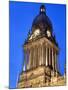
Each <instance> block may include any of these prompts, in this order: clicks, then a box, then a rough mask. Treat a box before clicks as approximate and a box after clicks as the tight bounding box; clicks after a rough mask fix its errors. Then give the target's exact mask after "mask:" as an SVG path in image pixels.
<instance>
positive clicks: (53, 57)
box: [52, 48, 54, 70]
mask: <svg viewBox="0 0 68 90" xmlns="http://www.w3.org/2000/svg"><path fill="white" fill-rule="evenodd" d="M52 67H53V70H54V56H53V48H52Z"/></svg>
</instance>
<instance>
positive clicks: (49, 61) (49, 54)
mask: <svg viewBox="0 0 68 90" xmlns="http://www.w3.org/2000/svg"><path fill="white" fill-rule="evenodd" d="M49 65H51V59H50V47H49Z"/></svg>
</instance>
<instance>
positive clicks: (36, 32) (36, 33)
mask: <svg viewBox="0 0 68 90" xmlns="http://www.w3.org/2000/svg"><path fill="white" fill-rule="evenodd" d="M39 34H40V29H36V30H35V31H34V32H33V34H32V35H31V36H30V38H29V40H31V39H33V38H35V37H36V36H38V35H39Z"/></svg>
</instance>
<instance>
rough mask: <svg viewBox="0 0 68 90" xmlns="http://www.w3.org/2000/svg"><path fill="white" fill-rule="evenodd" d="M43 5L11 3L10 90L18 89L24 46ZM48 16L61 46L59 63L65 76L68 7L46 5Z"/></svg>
mask: <svg viewBox="0 0 68 90" xmlns="http://www.w3.org/2000/svg"><path fill="white" fill-rule="evenodd" d="M41 5H42V4H41V3H26V2H15V1H13V2H12V1H10V3H9V19H10V21H9V23H10V24H9V30H10V31H9V32H10V33H9V34H10V41H9V44H10V65H9V68H10V70H9V74H10V75H9V88H16V85H17V82H18V78H19V74H20V73H21V71H22V70H23V60H24V52H23V47H22V45H23V44H24V41H25V39H27V36H28V32H29V30H30V29H31V26H32V22H33V20H34V18H35V17H36V16H37V15H38V14H39V10H40V6H41ZM44 5H45V7H46V14H47V16H48V17H49V18H50V20H51V22H52V25H53V32H54V34H55V36H56V41H57V42H58V45H59V48H60V50H59V56H58V63H59V67H60V70H59V71H60V73H61V74H62V75H63V74H64V65H65V60H66V6H65V5H60V4H44Z"/></svg>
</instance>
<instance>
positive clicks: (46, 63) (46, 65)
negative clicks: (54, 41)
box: [46, 45, 48, 66]
mask: <svg viewBox="0 0 68 90" xmlns="http://www.w3.org/2000/svg"><path fill="white" fill-rule="evenodd" d="M47 65H48V51H47V45H46V66H47Z"/></svg>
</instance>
